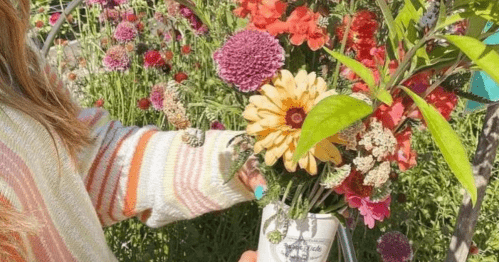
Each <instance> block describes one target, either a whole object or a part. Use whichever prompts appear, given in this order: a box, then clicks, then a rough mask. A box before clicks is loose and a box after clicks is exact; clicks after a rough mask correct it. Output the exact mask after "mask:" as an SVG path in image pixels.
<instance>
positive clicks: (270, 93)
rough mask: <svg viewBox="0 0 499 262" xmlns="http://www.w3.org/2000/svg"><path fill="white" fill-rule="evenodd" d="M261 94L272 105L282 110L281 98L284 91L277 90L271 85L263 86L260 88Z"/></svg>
mask: <svg viewBox="0 0 499 262" xmlns="http://www.w3.org/2000/svg"><path fill="white" fill-rule="evenodd" d="M261 92H262V93H263V95H265V96H266V97H267V98H268V99H269V100H270V101H272V103H274V104H275V105H276V106H277V107H279V108H282V96H281V94H282V93H284V90H281V89H277V88H275V87H274V86H271V85H268V84H267V85H264V86H263V87H262V90H261Z"/></svg>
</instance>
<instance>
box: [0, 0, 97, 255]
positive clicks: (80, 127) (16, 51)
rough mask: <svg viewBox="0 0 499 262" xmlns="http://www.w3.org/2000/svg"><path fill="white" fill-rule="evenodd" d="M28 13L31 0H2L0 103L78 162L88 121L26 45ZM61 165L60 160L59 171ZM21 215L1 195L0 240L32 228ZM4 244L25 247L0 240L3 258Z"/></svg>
mask: <svg viewBox="0 0 499 262" xmlns="http://www.w3.org/2000/svg"><path fill="white" fill-rule="evenodd" d="M29 14H30V2H29V0H0V104H4V105H6V106H8V107H11V108H13V109H17V110H20V111H22V112H24V113H26V114H27V115H29V116H30V117H32V118H33V119H34V120H36V121H38V122H39V123H41V124H42V125H43V126H44V127H45V128H46V129H47V131H48V132H49V134H50V136H51V137H52V140H53V142H54V145H55V148H56V152H57V155H58V156H59V152H60V151H59V149H58V147H57V143H56V139H55V137H54V134H55V135H56V136H58V137H59V138H60V140H61V142H62V144H63V146H64V148H65V149H66V150H67V152H68V153H69V155H70V157H71V160H72V161H73V162H74V163H76V161H77V154H78V152H79V151H80V150H81V149H82V148H83V147H85V146H88V145H90V144H91V143H92V139H91V137H90V131H89V127H88V126H87V124H86V123H84V122H82V121H79V120H78V118H77V115H78V113H79V111H80V107H79V106H78V105H77V104H75V103H73V102H72V100H71V97H70V95H69V94H68V93H66V92H65V91H64V90H63V89H59V88H57V86H56V85H57V83H54V82H51V81H50V80H49V77H48V76H47V75H46V74H45V73H44V70H43V68H42V66H41V65H40V63H41V59H40V57H39V52H37V50H34V49H33V48H32V47H30V45H28V43H27V31H28V29H29V27H30V26H29ZM16 89H17V90H18V91H16ZM59 159H60V157H59ZM60 167H61V163H60V161H59V175H61V169H60ZM23 221H27V220H26V216H25V215H24V214H22V213H20V212H17V211H16V210H15V209H14V208H13V207H12V206H10V205H8V204H6V203H5V201H4V202H2V201H1V199H0V229H2V230H1V231H0V240H2V238H4V239H5V238H6V237H8V236H12V235H17V234H20V233H26V232H28V231H30V227H29V226H27V225H28V224H23ZM26 223H28V222H26ZM19 225H23V227H19ZM31 228H32V227H31ZM23 231H24V232H23ZM17 242H20V241H17ZM5 244H8V245H10V246H11V247H15V248H16V249H17V250H20V251H22V250H23V248H22V247H21V246H20V245H17V246H16V244H15V243H12V242H10V243H8V241H7V242H6V241H0V260H1V261H5V260H7V259H5V257H2V254H3V255H5V253H6V250H7V251H8V250H10V249H9V247H7V246H6V245H5ZM11 247H10V248H11ZM21 253H22V252H21Z"/></svg>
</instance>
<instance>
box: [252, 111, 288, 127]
mask: <svg viewBox="0 0 499 262" xmlns="http://www.w3.org/2000/svg"><path fill="white" fill-rule="evenodd" d="M283 120H284V119H283V117H282V116H279V115H271V114H268V115H266V116H265V118H264V119H262V120H260V121H258V122H257V123H259V124H260V125H261V126H262V127H274V128H275V127H279V126H280V125H282V124H284V123H283V122H284V121H283Z"/></svg>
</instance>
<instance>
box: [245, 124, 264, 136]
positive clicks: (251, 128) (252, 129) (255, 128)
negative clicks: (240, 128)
mask: <svg viewBox="0 0 499 262" xmlns="http://www.w3.org/2000/svg"><path fill="white" fill-rule="evenodd" d="M264 130H265V128H263V127H262V126H261V125H260V124H259V123H258V122H256V123H252V124H248V126H246V133H247V134H248V135H256V134H257V133H259V132H261V131H264Z"/></svg>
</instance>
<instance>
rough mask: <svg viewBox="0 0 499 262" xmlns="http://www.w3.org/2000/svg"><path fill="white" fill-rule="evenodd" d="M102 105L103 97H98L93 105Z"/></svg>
mask: <svg viewBox="0 0 499 262" xmlns="http://www.w3.org/2000/svg"><path fill="white" fill-rule="evenodd" d="M103 105H104V99H103V98H100V99H98V100H97V101H95V104H94V107H102V106H103Z"/></svg>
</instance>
